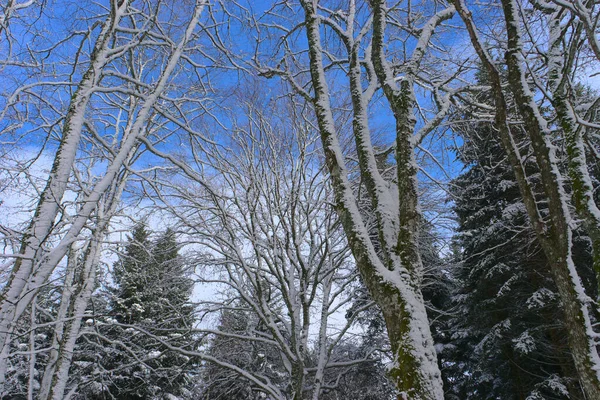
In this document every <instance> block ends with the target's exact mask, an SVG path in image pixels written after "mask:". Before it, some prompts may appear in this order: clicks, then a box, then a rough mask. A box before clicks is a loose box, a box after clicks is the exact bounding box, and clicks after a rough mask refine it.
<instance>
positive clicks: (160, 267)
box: [79, 224, 198, 400]
mask: <svg viewBox="0 0 600 400" xmlns="http://www.w3.org/2000/svg"><path fill="white" fill-rule="evenodd" d="M178 251H179V246H178V245H177V241H176V238H175V233H174V232H173V231H172V230H170V229H168V230H167V231H166V232H165V233H163V234H162V235H161V236H160V237H159V238H158V239H157V240H156V241H155V242H152V241H151V240H150V232H148V230H147V229H146V227H145V226H144V225H141V224H140V225H137V226H136V227H135V229H134V230H133V232H132V235H131V237H129V238H128V243H127V245H126V247H125V249H124V252H123V253H122V255H121V256H120V257H119V260H118V261H117V262H116V263H115V265H114V286H115V287H114V288H113V289H112V290H111V295H112V296H111V300H110V301H109V303H108V304H107V306H108V312H109V313H110V315H111V316H110V317H109V318H105V319H103V320H102V319H101V320H100V321H99V323H98V324H96V326H94V327H91V328H90V329H89V335H88V336H89V337H84V343H82V344H81V347H82V348H85V350H83V349H81V354H82V355H83V356H82V358H81V360H80V362H79V365H84V366H86V367H87V368H88V379H89V382H88V384H87V387H88V390H87V391H86V390H84V391H83V395H84V397H85V398H100V399H104V398H107V399H108V398H115V399H123V400H124V399H128V400H133V399H162V398H166V397H167V396H168V395H172V396H179V397H182V398H189V397H190V393H189V390H188V389H189V387H191V383H192V382H191V377H192V376H193V375H195V374H196V370H197V368H198V360H195V359H193V358H190V357H187V356H184V355H182V354H180V353H178V352H176V351H172V350H169V349H168V348H167V347H166V346H165V344H164V343H168V344H169V345H170V346H174V347H178V348H183V349H187V350H195V349H196V338H195V337H194V335H193V333H192V332H191V328H193V323H194V315H193V311H194V310H193V307H192V305H191V304H190V295H191V290H192V286H193V282H192V280H191V279H189V278H188V277H187V276H186V273H185V270H184V266H183V263H182V260H181V258H180V257H179V255H178ZM84 336H86V335H84ZM94 350H95V351H96V352H97V353H98V356H97V357H92V359H89V357H90V353H92V352H93V351H94ZM85 354H87V358H86V356H85ZM82 361H83V363H82ZM99 371H100V372H99ZM82 375H85V373H82Z"/></svg>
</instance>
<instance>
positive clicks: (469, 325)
mask: <svg viewBox="0 0 600 400" xmlns="http://www.w3.org/2000/svg"><path fill="white" fill-rule="evenodd" d="M484 75H485V74H484ZM485 95H486V94H485V93H483V94H482V96H481V99H482V100H483V98H484V97H485ZM464 121H465V122H464V123H459V122H458V121H457V124H456V130H459V131H460V132H461V135H462V137H463V140H464V144H463V145H462V146H461V147H460V148H459V149H457V150H458V154H459V158H460V161H461V162H463V163H464V164H465V170H464V171H463V172H462V174H461V175H459V176H458V177H457V178H455V179H454V180H453V181H452V189H451V192H452V194H453V196H452V198H453V199H454V209H455V212H456V214H457V216H458V228H457V231H458V235H457V237H456V238H455V240H456V245H457V247H458V249H459V250H458V251H457V254H456V256H457V259H456V260H455V261H456V265H455V267H454V269H453V271H454V274H453V275H454V278H455V280H456V294H455V301H456V303H457V309H456V310H454V313H453V317H452V321H453V327H452V330H453V340H452V346H451V348H450V351H449V353H450V354H449V361H451V362H452V364H451V365H450V366H449V367H448V369H449V370H450V371H451V373H450V374H451V378H452V382H453V384H452V385H451V386H450V388H449V389H450V393H449V395H451V396H453V397H450V396H449V397H450V398H456V399H469V398H472V399H489V398H502V399H510V398H515V399H517V398H527V397H532V398H536V396H537V397H538V398H539V397H540V396H542V397H543V398H546V397H547V396H548V397H551V398H571V399H577V398H581V396H582V394H581V392H580V389H579V386H578V378H577V374H576V373H575V366H574V364H573V361H572V359H571V357H570V354H569V349H568V345H567V343H566V341H565V337H566V329H565V326H564V315H563V311H562V309H561V307H560V303H559V298H558V293H557V290H556V286H555V284H554V282H553V280H552V276H551V273H550V270H549V267H548V262H547V259H546V257H545V255H544V253H543V251H542V249H541V248H540V246H539V243H538V242H537V239H536V238H535V233H534V232H533V231H532V229H531V227H530V226H529V225H528V219H527V214H526V211H525V206H524V204H523V202H522V200H521V196H520V193H519V188H518V186H517V183H516V182H515V178H514V174H513V172H512V169H511V167H510V165H509V164H508V162H507V160H506V156H505V154H504V151H503V150H502V145H501V143H500V141H499V140H498V138H497V137H495V132H494V130H493V126H492V124H491V123H486V122H473V121H477V117H476V116H474V115H466V116H464ZM533 168H535V165H533V163H530V164H529V165H528V169H529V170H530V171H532V169H533ZM576 239H577V238H576ZM575 243H576V244H577V245H576V246H575V247H574V251H575V252H576V253H577V255H578V256H579V257H578V260H579V263H578V265H580V266H581V269H582V270H583V271H581V272H583V273H585V275H587V276H589V275H590V273H591V268H590V264H591V259H590V258H589V256H588V258H587V260H586V259H585V257H586V252H589V248H588V245H587V244H586V243H585V240H583V241H582V240H581V239H579V240H576V242H575ZM586 270H587V271H586ZM585 275H584V276H585Z"/></svg>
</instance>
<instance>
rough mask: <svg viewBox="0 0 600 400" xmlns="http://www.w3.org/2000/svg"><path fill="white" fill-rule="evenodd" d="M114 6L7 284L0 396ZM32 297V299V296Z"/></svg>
mask: <svg viewBox="0 0 600 400" xmlns="http://www.w3.org/2000/svg"><path fill="white" fill-rule="evenodd" d="M111 3H112V4H113V8H112V9H111V12H110V14H109V16H108V18H107V20H106V21H105V22H104V25H103V27H102V31H101V32H100V34H99V36H98V38H97V39H96V43H95V47H94V50H93V52H92V55H91V62H90V66H89V67H88V69H87V71H86V73H85V74H84V75H83V77H82V79H81V82H80V83H79V85H78V87H77V90H76V91H75V94H74V95H73V98H72V99H71V103H70V106H69V110H68V111H67V115H66V117H65V121H64V128H63V136H62V138H61V141H60V145H59V147H58V150H57V152H56V156H55V158H54V162H53V165H52V170H51V171H50V176H49V177H48V180H47V184H46V187H45V189H44V190H43V191H42V194H41V196H40V200H39V203H38V205H37V208H36V211H35V214H34V216H33V218H32V220H31V222H30V224H29V227H28V228H27V230H26V231H25V234H24V235H23V239H22V242H21V248H20V251H19V257H18V258H17V259H16V260H15V263H14V266H13V269H12V271H11V274H10V276H9V279H8V282H7V283H6V285H5V287H4V289H3V292H2V295H1V296H0V346H1V349H0V394H2V393H3V387H4V382H5V378H6V361H7V355H8V346H9V344H10V341H11V336H12V331H13V329H14V326H13V324H14V322H16V320H17V319H18V317H19V316H20V314H21V313H22V311H21V312H19V310H18V309H17V308H18V306H17V304H18V303H20V302H21V296H22V295H23V291H24V289H25V286H26V285H27V284H28V283H29V281H30V278H31V276H32V274H33V273H34V272H35V268H36V261H37V260H39V258H40V256H41V255H42V254H41V253H42V249H41V247H42V244H43V243H44V241H45V240H46V239H47V237H48V236H49V235H50V233H51V231H52V228H53V224H54V220H55V219H56V216H57V215H58V212H59V211H60V202H61V200H62V198H63V195H64V193H65V190H66V187H67V182H68V180H69V176H70V174H71V169H72V168H73V163H74V162H75V155H76V153H77V148H78V145H79V142H80V140H81V132H82V129H83V124H84V114H85V112H86V109H87V105H88V103H89V100H90V98H91V96H92V94H93V92H94V88H95V87H96V86H97V85H98V83H99V81H100V79H101V76H102V68H103V67H104V65H105V63H106V62H107V57H108V53H109V50H110V42H111V40H110V39H111V38H112V36H113V33H114V32H115V29H116V27H117V25H118V24H119V21H120V19H121V17H122V15H123V13H124V11H125V9H126V8H127V4H128V2H127V1H122V2H121V4H120V5H117V3H116V2H114V1H113V2H111ZM29 297H30V299H31V295H30V296H29ZM21 308H23V307H21ZM25 308H26V305H25Z"/></svg>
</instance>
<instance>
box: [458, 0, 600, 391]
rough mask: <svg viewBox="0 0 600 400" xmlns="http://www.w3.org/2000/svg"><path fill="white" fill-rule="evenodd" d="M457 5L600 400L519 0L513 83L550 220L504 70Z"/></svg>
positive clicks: (588, 385) (512, 14)
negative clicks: (512, 118)
mask: <svg viewBox="0 0 600 400" xmlns="http://www.w3.org/2000/svg"><path fill="white" fill-rule="evenodd" d="M454 4H455V6H456V9H457V10H458V11H459V14H460V16H461V18H462V19H463V21H464V23H465V25H466V27H467V30H468V32H469V36H470V38H471V42H472V44H473V47H474V48H475V50H476V52H477V54H478V56H479V58H480V59H481V61H482V63H483V65H484V67H485V68H486V70H487V72H488V73H489V76H490V79H491V85H492V92H493V95H494V99H495V107H496V116H495V123H496V126H497V128H498V130H499V133H500V138H501V140H502V144H503V147H504V149H505V151H506V153H507V155H508V159H509V161H510V163H511V166H512V168H513V171H514V172H515V175H516V177H517V182H518V185H519V189H520V191H521V195H522V197H523V201H524V203H525V206H526V209H527V213H528V216H529V219H530V221H531V223H532V225H533V227H534V229H535V232H536V235H537V238H538V240H539V241H540V244H541V246H542V249H543V250H544V253H545V254H546V257H547V258H548V261H549V264H550V269H551V272H552V275H553V279H554V282H555V284H556V286H557V288H558V292H559V296H560V298H561V302H562V305H563V308H564V312H565V314H564V315H565V325H566V328H567V333H568V336H569V337H568V339H569V347H570V349H571V353H572V356H573V359H574V362H575V367H576V369H577V373H578V376H579V381H580V384H581V387H582V389H583V391H584V393H585V394H586V396H587V398H589V399H599V398H600V376H599V372H600V357H599V356H598V350H597V348H596V343H595V336H596V334H595V333H594V331H593V326H592V321H591V316H590V314H591V310H590V307H593V304H592V301H591V299H590V298H589V297H588V296H587V295H586V294H585V290H584V288H583V286H582V284H581V279H580V278H579V275H578V273H577V270H576V268H575V265H574V263H573V258H572V254H571V247H572V231H571V227H570V225H569V219H570V218H571V216H570V215H569V208H568V199H567V198H566V194H565V191H564V188H563V187H562V178H561V175H560V172H559V170H558V165H557V160H556V156H555V154H554V153H555V150H554V148H553V146H552V144H551V143H549V142H548V141H549V132H548V130H547V127H546V124H545V120H543V118H542V116H541V114H540V112H539V109H537V105H536V103H535V101H534V99H533V95H532V94H531V93H530V91H529V87H528V84H527V81H526V80H525V74H524V71H523V69H522V68H523V67H522V59H521V58H522V53H521V51H522V49H521V40H520V33H519V20H518V18H517V14H516V13H517V10H516V9H515V6H516V4H515V3H514V1H511V0H503V1H502V6H503V11H504V15H505V19H506V27H507V34H508V48H509V49H508V52H507V55H506V61H507V65H508V72H509V85H510V89H511V90H512V92H513V94H514V95H515V99H516V101H517V103H518V106H519V112H520V114H521V116H522V118H523V121H524V124H525V127H526V129H527V133H528V134H529V137H530V139H531V143H532V149H533V152H534V155H535V160H536V162H537V165H538V167H539V169H540V177H541V181H542V185H543V191H544V195H545V197H546V199H547V201H548V208H549V220H548V221H545V220H544V219H543V218H542V216H541V214H540V210H539V209H538V206H537V203H536V198H535V195H534V192H533V189H532V188H531V186H530V184H529V182H528V180H527V175H526V173H525V168H524V166H523V163H522V160H523V158H522V157H521V154H520V152H519V148H518V146H517V143H516V140H515V138H514V137H513V136H512V134H511V131H510V128H509V125H508V106H507V103H506V100H505V97H504V93H503V90H502V80H501V76H500V73H499V71H498V69H497V67H496V66H495V64H494V62H493V60H492V58H491V56H490V54H489V53H488V52H487V50H486V49H485V48H484V45H483V42H482V41H481V40H480V38H479V36H478V33H477V30H476V28H475V25H474V22H473V20H472V15H471V13H470V12H469V11H468V10H467V8H466V6H465V4H464V2H463V0H454Z"/></svg>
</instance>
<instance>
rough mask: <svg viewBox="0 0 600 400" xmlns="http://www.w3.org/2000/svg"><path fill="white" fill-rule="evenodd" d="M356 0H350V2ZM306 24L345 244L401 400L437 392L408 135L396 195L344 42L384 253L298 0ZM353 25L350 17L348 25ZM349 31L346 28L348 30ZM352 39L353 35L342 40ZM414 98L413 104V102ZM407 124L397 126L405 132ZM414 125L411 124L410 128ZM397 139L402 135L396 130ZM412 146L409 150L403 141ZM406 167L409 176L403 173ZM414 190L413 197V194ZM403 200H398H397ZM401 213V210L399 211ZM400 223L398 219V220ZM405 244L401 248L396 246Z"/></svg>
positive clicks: (315, 34) (315, 30)
mask: <svg viewBox="0 0 600 400" xmlns="http://www.w3.org/2000/svg"><path fill="white" fill-rule="evenodd" d="M352 4H353V3H352ZM302 6H303V8H304V11H305V27H306V32H307V39H308V45H309V57H310V74H311V79H312V86H313V90H314V99H313V104H314V108H315V113H316V116H317V122H318V127H319V130H320V133H321V139H322V143H323V149H324V152H325V161H326V164H327V167H328V169H329V172H330V175H331V180H332V185H333V188H334V192H335V197H336V210H337V212H338V215H339V217H340V219H341V222H342V225H343V227H344V231H345V232H346V235H347V238H348V243H349V245H350V248H351V250H352V253H353V255H354V258H355V259H356V263H357V266H358V269H359V270H360V273H361V275H362V277H363V279H364V282H365V284H366V286H367V288H368V289H369V292H370V293H371V295H372V297H373V299H374V300H375V302H376V303H377V304H378V306H379V307H380V308H381V311H382V313H383V315H384V319H385V322H386V326H387V330H388V336H389V338H390V344H391V350H392V354H393V363H392V366H391V367H390V377H391V379H392V380H393V382H394V383H395V384H396V386H397V388H398V390H399V391H400V395H399V398H400V399H442V398H443V389H442V381H441V374H440V371H439V368H438V363H437V356H436V352H435V349H434V347H433V339H432V337H431V332H430V329H429V322H428V319H427V313H426V311H425V305H424V301H423V296H422V294H421V290H420V287H419V285H420V282H419V278H418V277H419V276H420V275H421V269H422V265H421V263H420V257H419V255H418V251H415V250H417V249H418V247H417V244H416V240H415V238H416V236H415V234H416V233H418V231H417V224H414V225H411V222H415V219H416V218H418V210H417V208H416V204H417V199H416V191H411V190H410V189H411V188H414V186H413V185H414V176H415V174H416V166H415V164H414V155H410V154H409V153H408V152H410V151H411V150H412V146H410V144H411V141H410V140H407V141H403V142H397V143H396V145H397V147H398V149H397V154H398V155H397V158H398V160H399V161H400V162H403V163H404V162H406V163H408V164H409V165H408V167H409V169H403V170H402V171H400V169H401V168H403V167H407V165H406V164H405V165H399V166H398V169H399V171H398V174H399V175H400V174H402V179H403V182H404V183H406V184H407V189H409V191H408V192H407V193H402V195H401V197H400V198H399V199H398V200H396V199H395V196H397V194H396V195H394V191H393V190H392V189H391V188H390V187H389V186H388V184H387V183H386V182H385V181H384V180H383V179H382V177H381V176H380V174H379V172H378V171H377V166H376V164H375V157H374V150H373V147H372V145H371V143H370V134H369V128H368V119H367V116H366V109H365V104H364V99H363V98H362V95H363V94H362V88H361V87H360V66H359V65H358V59H357V57H358V56H357V54H354V53H355V52H357V51H358V48H357V47H355V46H352V45H350V46H348V47H349V49H350V50H351V52H350V54H349V56H350V59H351V65H350V71H349V75H350V80H351V91H352V93H351V94H352V100H353V109H354V120H353V131H354V139H355V142H356V147H357V153H358V156H359V165H360V168H361V176H362V178H363V180H364V181H365V183H366V184H367V185H368V186H370V187H369V189H370V191H371V193H370V194H371V196H372V198H371V203H372V206H373V208H374V213H375V215H376V218H377V228H378V234H379V237H380V240H381V247H382V250H381V254H382V257H380V255H379V254H378V253H377V251H376V250H375V248H374V246H373V243H372V242H371V240H370V238H369V234H368V232H367V229H366V226H365V224H364V221H363V218H362V216H361V214H360V212H359V210H358V206H357V201H356V197H355V195H354V194H353V192H352V189H351V186H350V182H349V180H348V173H347V168H346V164H345V160H344V157H343V154H342V150H341V147H340V143H339V139H338V133H337V132H336V128H335V126H334V120H333V113H332V110H331V104H330V94H329V89H328V84H327V81H326V78H325V71H324V65H323V49H322V47H321V37H320V35H321V34H320V25H321V24H320V18H319V16H318V15H317V9H316V4H315V2H312V1H303V2H302ZM349 25H350V26H351V25H352V22H351V23H350V24H349ZM349 36H350V35H347V37H349ZM347 40H350V39H347ZM409 104H411V106H410V107H411V108H412V103H410V102H409ZM411 117H412V114H411V113H408V114H405V115H404V117H403V118H405V119H403V120H401V121H398V122H397V123H398V124H399V126H400V127H403V128H405V124H409V126H410V124H411V123H413V122H412V121H413V118H414V117H412V118H411ZM405 133H406V130H404V131H402V132H401V135H403V134H405ZM412 133H413V132H412V131H411V132H410V134H412ZM400 139H404V137H403V136H400ZM407 145H408V146H410V147H409V150H408V152H407V150H406V146H407ZM404 174H408V178H407V177H405V176H404ZM413 196H414V197H413ZM399 200H402V201H403V202H405V203H404V204H403V205H399V204H398V201H399ZM400 212H402V215H400ZM401 218H402V222H404V223H405V224H406V225H405V226H400V221H401ZM399 244H400V245H401V246H402V247H399V246H398V245H399Z"/></svg>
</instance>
